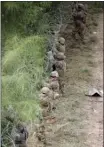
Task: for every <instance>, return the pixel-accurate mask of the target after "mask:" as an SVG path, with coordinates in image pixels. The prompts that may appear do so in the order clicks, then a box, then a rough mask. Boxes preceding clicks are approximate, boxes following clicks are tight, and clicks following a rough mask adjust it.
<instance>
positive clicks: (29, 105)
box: [2, 36, 45, 121]
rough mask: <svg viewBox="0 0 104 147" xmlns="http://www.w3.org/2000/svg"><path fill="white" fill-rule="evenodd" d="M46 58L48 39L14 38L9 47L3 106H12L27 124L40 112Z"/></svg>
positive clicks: (4, 75) (5, 63)
mask: <svg viewBox="0 0 104 147" xmlns="http://www.w3.org/2000/svg"><path fill="white" fill-rule="evenodd" d="M13 41H14V43H13ZM44 54H45V38H44V37H40V36H31V37H26V38H20V39H19V40H18V36H14V37H13V38H11V39H8V40H7V42H6V45H5V55H4V57H3V58H2V74H3V75H2V106H4V107H6V108H7V107H9V105H12V106H13V108H14V110H15V111H16V112H17V113H18V114H19V116H20V118H21V119H22V120H24V121H29V120H33V119H35V117H36V115H37V113H38V110H39V104H38V89H37V85H38V83H39V82H40V81H41V80H42V78H43V73H44V69H43V63H44Z"/></svg>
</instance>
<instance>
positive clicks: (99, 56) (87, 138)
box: [29, 14, 103, 147]
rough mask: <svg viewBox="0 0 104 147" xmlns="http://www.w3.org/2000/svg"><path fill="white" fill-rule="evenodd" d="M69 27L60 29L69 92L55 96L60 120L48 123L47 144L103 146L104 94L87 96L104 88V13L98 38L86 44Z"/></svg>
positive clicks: (99, 18) (56, 113) (96, 32)
mask: <svg viewBox="0 0 104 147" xmlns="http://www.w3.org/2000/svg"><path fill="white" fill-rule="evenodd" d="M63 27H64V26H63ZM68 28H70V27H65V28H63V29H62V30H63V32H60V34H62V36H63V37H64V38H65V39H66V63H67V71H66V76H65V96H64V97H61V98H60V99H58V100H55V103H56V106H57V107H56V110H55V111H54V112H53V114H52V115H54V116H55V117H56V122H55V123H53V124H46V125H47V127H46V128H47V130H48V131H47V134H46V137H47V142H48V144H47V145H46V147H103V98H95V97H93V98H91V97H87V96H85V92H86V91H87V90H88V89H89V88H91V87H95V88H98V89H101V90H102V89H103V15H102V14H99V15H98V26H97V29H95V30H93V32H94V33H92V34H91V35H93V36H94V38H95V39H94V40H95V41H92V40H91V35H90V36H86V43H85V44H82V43H79V42H75V41H73V40H72V39H71V37H70V30H69V31H68ZM66 29H67V30H66ZM68 32H69V34H68ZM29 147H30V146H29ZM31 147H35V145H33V144H32V145H31Z"/></svg>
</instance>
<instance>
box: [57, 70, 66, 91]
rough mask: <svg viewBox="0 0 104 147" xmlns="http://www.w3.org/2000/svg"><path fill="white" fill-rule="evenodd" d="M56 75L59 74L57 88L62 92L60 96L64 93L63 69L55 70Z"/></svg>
mask: <svg viewBox="0 0 104 147" xmlns="http://www.w3.org/2000/svg"><path fill="white" fill-rule="evenodd" d="M57 71H58V74H59V86H60V90H61V92H62V94H63V93H64V86H65V82H64V80H65V79H64V77H65V71H64V70H63V69H57Z"/></svg>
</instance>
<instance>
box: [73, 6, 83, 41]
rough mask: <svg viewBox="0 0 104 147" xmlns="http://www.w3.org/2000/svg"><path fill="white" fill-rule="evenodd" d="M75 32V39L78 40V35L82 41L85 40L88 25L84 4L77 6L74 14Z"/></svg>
mask: <svg viewBox="0 0 104 147" xmlns="http://www.w3.org/2000/svg"><path fill="white" fill-rule="evenodd" d="M72 16H73V21H74V30H73V33H72V35H73V37H74V38H75V39H76V34H78V35H79V36H80V38H81V40H83V39H84V30H85V24H86V11H85V6H84V5H83V4H77V5H76V6H75V8H74V12H73V15H72Z"/></svg>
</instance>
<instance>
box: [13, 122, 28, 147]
mask: <svg viewBox="0 0 104 147" xmlns="http://www.w3.org/2000/svg"><path fill="white" fill-rule="evenodd" d="M11 136H12V139H13V141H14V144H15V146H16V147H27V144H26V140H27V138H28V131H27V129H26V127H24V126H23V125H22V124H18V125H17V126H16V127H14V128H13V130H12V133H11Z"/></svg>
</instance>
